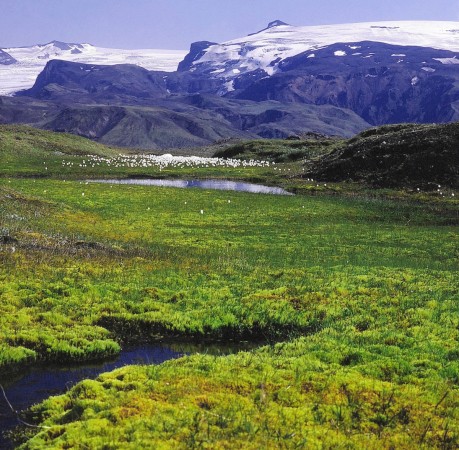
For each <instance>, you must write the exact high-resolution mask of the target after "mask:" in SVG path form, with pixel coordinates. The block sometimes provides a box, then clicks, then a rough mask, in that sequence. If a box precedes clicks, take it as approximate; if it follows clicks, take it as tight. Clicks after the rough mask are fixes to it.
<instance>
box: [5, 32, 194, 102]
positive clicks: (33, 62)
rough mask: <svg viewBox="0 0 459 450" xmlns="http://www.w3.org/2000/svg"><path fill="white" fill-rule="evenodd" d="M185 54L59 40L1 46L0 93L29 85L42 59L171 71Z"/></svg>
mask: <svg viewBox="0 0 459 450" xmlns="http://www.w3.org/2000/svg"><path fill="white" fill-rule="evenodd" d="M185 55H186V51H185V50H156V49H143V50H125V49H115V48H102V47H96V46H94V45H91V44H75V43H66V42H60V41H52V42H48V43H47V44H37V45H32V46H29V47H14V48H3V49H1V50H0V95H11V94H13V93H14V92H17V91H20V90H22V89H29V88H31V87H32V86H33V85H34V83H35V80H36V78H37V76H38V74H39V73H40V72H41V71H42V70H43V68H44V67H45V65H46V63H47V62H48V61H51V60H55V59H60V60H63V61H73V62H81V63H83V64H94V65H100V64H106V65H113V64H136V65H139V66H141V67H144V68H145V69H148V70H164V71H170V72H173V71H175V70H176V69H177V66H178V64H179V62H180V61H181V60H182V59H183V58H184V57H185ZM7 66H8V67H7Z"/></svg>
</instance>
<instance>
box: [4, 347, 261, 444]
mask: <svg viewBox="0 0 459 450" xmlns="http://www.w3.org/2000/svg"><path fill="white" fill-rule="evenodd" d="M258 345H259V344H258ZM255 346H257V345H251V344H249V343H245V342H242V343H240V344H234V345H216V344H215V345H210V346H199V345H192V344H171V345H166V344H152V345H141V346H136V347H131V348H126V349H124V350H123V351H122V352H121V353H120V355H119V356H118V357H117V358H116V359H114V360H112V361H105V362H100V363H93V364H90V363H87V364H85V365H73V366H57V365H54V366H50V365H48V366H46V367H45V366H39V367H35V368H31V369H30V370H28V371H26V372H25V373H21V374H20V375H17V376H15V377H11V378H9V379H7V380H3V379H2V380H1V381H0V382H1V384H2V386H3V388H4V390H5V394H6V398H7V399H8V402H9V403H10V404H11V406H12V407H13V408H14V409H15V410H16V411H19V412H20V411H23V410H26V409H28V408H30V407H31V406H32V405H34V404H36V403H39V402H41V401H42V400H44V399H46V398H48V397H50V396H52V395H59V394H61V393H63V392H65V391H67V390H68V389H70V388H71V387H72V386H74V385H75V384H76V383H78V382H79V381H81V380H84V379H88V378H92V379H94V378H97V376H98V375H99V374H101V373H104V372H110V371H112V370H114V369H117V368H119V367H123V366H126V365H130V364H161V363H162V362H164V361H167V360H170V359H175V358H179V357H181V356H183V355H186V354H192V353H210V354H217V355H218V354H220V355H223V354H230V353H235V352H237V351H239V350H247V349H250V348H253V347H255ZM8 402H7V400H6V399H5V398H4V396H3V393H2V392H1V390H0V449H2V450H3V449H5V450H6V449H8V450H9V449H12V448H13V445H12V444H11V442H10V441H9V439H8V438H7V436H6V435H5V433H7V432H8V431H11V430H12V429H14V428H15V427H16V426H18V425H20V422H19V420H18V418H17V416H16V414H14V413H13V412H12V411H11V409H10V407H9V405H8Z"/></svg>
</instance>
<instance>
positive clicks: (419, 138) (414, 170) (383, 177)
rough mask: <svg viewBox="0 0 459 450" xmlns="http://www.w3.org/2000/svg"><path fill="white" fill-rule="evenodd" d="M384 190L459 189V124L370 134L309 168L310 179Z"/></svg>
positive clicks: (395, 128) (401, 127)
mask: <svg viewBox="0 0 459 450" xmlns="http://www.w3.org/2000/svg"><path fill="white" fill-rule="evenodd" d="M311 176H312V177H313V178H315V179H317V180H319V181H359V182H365V183H368V184H371V185H373V186H378V187H412V188H416V187H419V188H433V187H435V185H440V186H444V185H446V186H450V187H454V188H458V187H459V123H451V124H446V125H414V124H402V125H390V126H383V127H380V128H374V129H370V130H366V131H364V132H362V133H360V134H359V135H357V136H356V137H355V138H353V139H351V140H349V141H347V142H346V143H345V144H343V145H342V146H340V147H338V148H337V149H336V150H334V151H332V152H331V153H329V154H328V155H326V156H323V157H321V158H318V159H317V160H316V161H314V162H312V163H308V167H307V172H306V174H305V177H311Z"/></svg>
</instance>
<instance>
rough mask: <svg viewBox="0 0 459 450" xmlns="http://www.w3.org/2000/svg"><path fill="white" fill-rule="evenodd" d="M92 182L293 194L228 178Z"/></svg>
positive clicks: (139, 179)
mask: <svg viewBox="0 0 459 450" xmlns="http://www.w3.org/2000/svg"><path fill="white" fill-rule="evenodd" d="M87 181H88V182H91V183H106V184H133V185H140V186H160V187H175V188H200V189H216V190H221V191H238V192H250V193H252V194H274V195H293V194H292V193H290V192H288V191H286V190H285V189H282V188H279V187H271V186H263V185H261V184H254V183H243V182H240V181H228V180H158V179H150V178H126V179H116V180H87Z"/></svg>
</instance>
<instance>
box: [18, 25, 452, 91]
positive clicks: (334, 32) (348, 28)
mask: <svg viewBox="0 0 459 450" xmlns="http://www.w3.org/2000/svg"><path fill="white" fill-rule="evenodd" d="M360 41H371V42H381V43H386V44H393V45H399V46H419V47H431V48H436V49H444V50H452V51H459V22H434V21H429V22H421V21H407V22H403V21H402V22H368V23H352V24H342V25H321V26H305V27H295V26H291V25H288V24H285V23H284V22H281V21H279V20H276V21H274V22H271V23H270V24H269V25H268V27H267V28H265V29H264V30H261V31H260V32H258V33H254V34H251V35H249V36H245V37H243V38H239V39H234V40H231V41H228V42H224V43H222V44H214V43H208V45H207V47H205V48H202V46H201V47H199V46H198V47H196V46H195V48H194V51H195V54H194V55H193V54H189V55H188V57H187V62H188V64H186V65H183V64H182V65H181V66H180V70H188V71H192V72H201V73H206V74H207V75H209V76H212V77H214V78H220V79H225V80H226V82H227V83H226V85H225V89H226V90H227V92H228V91H231V90H233V88H234V87H233V83H232V80H234V79H236V78H238V77H240V76H241V75H245V74H248V73H252V72H258V73H260V72H261V71H262V73H263V74H264V76H269V75H273V74H275V73H276V72H278V71H279V64H280V63H281V62H282V61H284V60H286V59H287V58H291V57H293V56H296V55H298V54H300V53H304V52H310V54H309V55H308V56H309V57H310V58H314V56H315V54H314V51H316V50H318V49H321V48H324V47H326V46H329V45H332V44H336V43H339V42H342V43H346V42H360ZM192 50H193V49H192ZM347 54H354V56H356V57H361V58H367V57H371V55H369V54H362V53H361V52H358V49H352V48H344V46H343V49H342V50H340V51H337V52H336V55H335V56H336V57H337V58H338V57H340V56H344V55H347ZM13 56H14V55H13ZM442 62H443V63H444V64H455V63H459V60H457V61H456V60H455V59H454V60H443V61H442Z"/></svg>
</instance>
